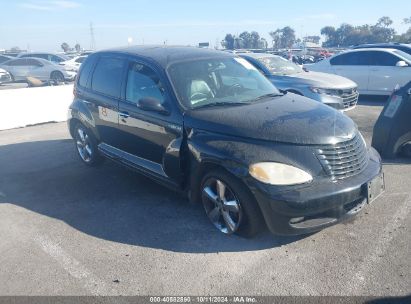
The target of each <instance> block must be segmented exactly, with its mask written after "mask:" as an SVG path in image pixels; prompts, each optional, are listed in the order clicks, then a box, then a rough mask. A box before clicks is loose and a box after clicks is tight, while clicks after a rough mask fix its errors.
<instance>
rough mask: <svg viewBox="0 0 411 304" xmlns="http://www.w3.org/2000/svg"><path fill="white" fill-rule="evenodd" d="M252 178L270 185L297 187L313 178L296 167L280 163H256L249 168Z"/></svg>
mask: <svg viewBox="0 0 411 304" xmlns="http://www.w3.org/2000/svg"><path fill="white" fill-rule="evenodd" d="M249 172H250V174H251V176H252V177H254V178H255V179H256V180H259V181H260V182H262V183H265V184H270V185H279V186H280V185H283V186H284V185H298V184H304V183H308V182H310V181H312V180H313V177H312V176H311V175H310V174H308V173H307V172H305V171H303V170H301V169H298V168H296V167H293V166H290V165H286V164H280V163H268V162H267V163H257V164H253V165H251V166H250V168H249Z"/></svg>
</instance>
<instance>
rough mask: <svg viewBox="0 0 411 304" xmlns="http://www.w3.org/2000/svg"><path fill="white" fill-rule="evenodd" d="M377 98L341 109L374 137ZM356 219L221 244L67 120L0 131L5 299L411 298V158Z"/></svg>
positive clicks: (184, 208) (387, 166) (399, 163)
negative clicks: (97, 163)
mask: <svg viewBox="0 0 411 304" xmlns="http://www.w3.org/2000/svg"><path fill="white" fill-rule="evenodd" d="M381 109H382V104H381V102H372V101H371V102H363V103H362V104H361V105H359V106H358V107H357V108H356V109H355V110H353V111H351V112H349V113H348V115H349V116H351V117H352V118H353V119H354V120H355V121H356V123H357V124H358V126H359V128H360V130H361V131H362V132H363V134H364V135H365V137H366V140H367V141H368V143H369V142H370V140H371V136H372V128H373V125H374V123H375V121H376V119H377V117H378V115H379V113H380V111H381ZM384 171H385V174H386V187H387V190H386V192H385V193H384V194H383V195H382V196H381V197H380V198H379V199H377V200H376V201H375V202H374V203H373V204H372V205H369V206H367V207H366V209H365V210H364V211H363V212H362V213H361V214H360V215H359V216H357V217H356V218H355V219H354V220H352V221H350V222H347V223H343V224H339V225H336V226H333V227H330V228H328V229H325V230H323V231H321V232H318V233H316V234H312V235H309V236H302V237H278V236H273V235H271V234H269V233H264V234H262V235H261V236H259V237H258V238H255V239H251V240H248V239H242V238H239V237H236V236H232V237H227V236H224V235H222V234H220V233H219V232H218V231H216V230H215V228H214V227H213V226H212V225H211V224H210V223H209V221H208V219H207V218H206V216H205V215H204V212H203V210H202V206H200V205H192V204H189V203H188V201H187V200H186V199H185V198H183V197H181V196H179V195H178V194H177V193H174V192H172V191H170V190H167V189H166V188H163V187H161V186H159V185H157V184H156V183H154V182H152V181H151V180H149V179H147V178H145V177H142V176H140V175H138V174H136V173H133V172H131V171H128V170H127V169H124V168H122V167H120V166H118V165H116V164H114V163H112V162H110V161H106V162H105V164H104V165H103V166H101V167H98V168H88V167H86V166H84V165H83V164H82V163H81V162H80V161H79V159H78V157H77V155H76V153H75V149H74V144H73V142H72V140H71V139H70V136H69V133H68V131H67V127H66V124H65V123H57V124H45V125H39V126H34V127H28V128H22V129H15V130H8V131H0V240H1V241H0V295H165V296H171V295H254V296H255V295H369V296H378V297H387V296H406V295H410V294H411V254H410V253H411V217H410V210H411V187H410V185H411V161H410V160H406V159H396V160H385V161H384Z"/></svg>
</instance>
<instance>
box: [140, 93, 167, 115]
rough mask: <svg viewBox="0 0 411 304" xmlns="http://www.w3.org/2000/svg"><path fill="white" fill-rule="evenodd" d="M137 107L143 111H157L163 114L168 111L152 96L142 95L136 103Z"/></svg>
mask: <svg viewBox="0 0 411 304" xmlns="http://www.w3.org/2000/svg"><path fill="white" fill-rule="evenodd" d="M137 107H139V108H140V109H141V110H143V111H151V112H157V113H160V114H163V115H167V114H169V111H168V110H167V109H166V108H165V107H164V106H163V104H162V103H161V101H160V100H158V99H157V98H154V97H143V98H141V99H140V100H139V101H138V103H137Z"/></svg>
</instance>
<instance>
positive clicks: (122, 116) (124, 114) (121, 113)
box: [118, 112, 130, 118]
mask: <svg viewBox="0 0 411 304" xmlns="http://www.w3.org/2000/svg"><path fill="white" fill-rule="evenodd" d="M118 115H120V117H121V118H129V117H130V114H128V112H120V113H118Z"/></svg>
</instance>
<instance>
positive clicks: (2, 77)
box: [0, 69, 11, 85]
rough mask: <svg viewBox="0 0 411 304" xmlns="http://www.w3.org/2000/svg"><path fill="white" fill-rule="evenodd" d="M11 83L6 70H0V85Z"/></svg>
mask: <svg viewBox="0 0 411 304" xmlns="http://www.w3.org/2000/svg"><path fill="white" fill-rule="evenodd" d="M8 82H11V76H10V74H9V72H7V71H6V70H3V69H0V85H2V84H3V83H8Z"/></svg>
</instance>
